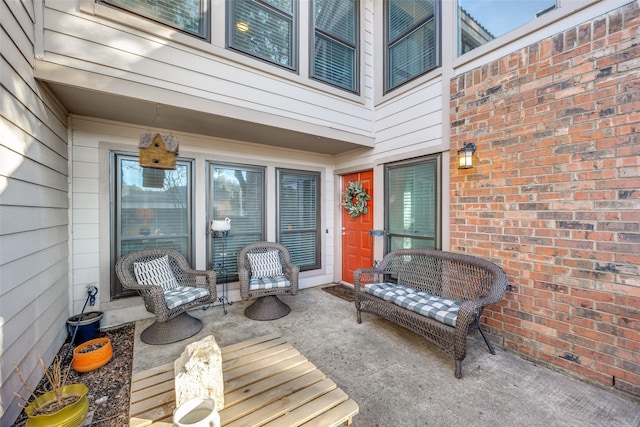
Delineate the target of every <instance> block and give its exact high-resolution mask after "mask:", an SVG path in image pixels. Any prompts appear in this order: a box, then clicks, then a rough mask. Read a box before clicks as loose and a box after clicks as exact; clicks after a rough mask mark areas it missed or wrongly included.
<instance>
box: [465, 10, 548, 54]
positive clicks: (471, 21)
mask: <svg viewBox="0 0 640 427" xmlns="http://www.w3.org/2000/svg"><path fill="white" fill-rule="evenodd" d="M555 8H556V0H527V1H522V0H458V55H462V54H464V53H467V52H469V51H470V50H473V49H475V48H476V47H478V46H482V45H483V44H485V43H487V42H490V41H491V40H493V39H495V38H498V37H500V36H502V35H503V34H506V33H508V32H509V31H512V30H514V29H516V28H518V27H521V26H523V25H524V24H526V23H527V22H530V21H533V20H534V19H536V18H538V17H540V16H542V15H544V14H545V13H547V12H549V11H551V10H553V9H555Z"/></svg>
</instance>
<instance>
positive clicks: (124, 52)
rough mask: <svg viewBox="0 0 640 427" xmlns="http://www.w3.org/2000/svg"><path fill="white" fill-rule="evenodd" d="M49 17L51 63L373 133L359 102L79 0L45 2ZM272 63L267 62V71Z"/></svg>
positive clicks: (47, 44)
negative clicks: (140, 27)
mask: <svg viewBox="0 0 640 427" xmlns="http://www.w3.org/2000/svg"><path fill="white" fill-rule="evenodd" d="M54 7H59V8H60V9H53V8H54ZM45 23H46V29H45V37H44V40H45V46H44V49H45V58H44V59H45V60H46V61H50V62H53V63H57V64H60V65H65V66H68V67H71V68H77V69H80V70H86V71H89V72H95V73H99V74H102V75H105V76H112V77H114V78H117V79H123V80H127V81H132V82H138V83H141V84H145V85H149V86H158V87H161V88H164V89H169V90H173V91H175V92H176V93H178V94H189V95H192V96H196V97H201V98H204V99H208V100H212V101H217V102H221V103H223V104H230V105H233V106H237V107H242V108H247V109H249V110H257V111H260V112H264V113H270V114H275V115H278V116H282V117H285V118H290V119H295V120H300V121H304V122H309V123H312V124H322V125H327V126H330V127H332V128H335V129H340V130H344V131H348V132H355V133H360V134H363V135H370V132H371V114H370V110H369V108H367V107H365V106H364V105H362V104H361V103H358V102H353V101H348V100H345V99H343V98H339V97H336V96H334V95H331V94H328V93H324V92H322V91H319V90H316V89H313V88H309V87H305V86H303V85H299V84H292V82H291V81H289V80H286V79H283V78H280V77H276V76H274V75H271V74H268V73H267V72H263V71H262V70H257V69H254V68H250V67H247V66H244V65H242V64H240V63H234V62H232V61H229V60H228V59H225V58H221V57H218V56H215V55H213V54H206V53H204V52H199V51H196V50H194V49H190V48H188V47H186V46H183V45H180V44H176V43H173V42H167V40H164V39H160V38H157V37H153V36H151V35H148V34H145V33H139V32H136V31H133V30H131V29H128V28H127V27H119V26H118V25H114V23H113V22H110V21H105V20H101V19H100V18H97V17H95V16H91V15H88V14H85V13H82V12H77V11H76V10H75V8H74V5H73V4H65V3H54V4H53V5H49V7H45ZM269 67H270V65H268V64H265V65H264V68H265V69H267V70H268V69H269Z"/></svg>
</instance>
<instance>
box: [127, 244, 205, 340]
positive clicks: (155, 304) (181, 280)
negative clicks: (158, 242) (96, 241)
mask: <svg viewBox="0 0 640 427" xmlns="http://www.w3.org/2000/svg"><path fill="white" fill-rule="evenodd" d="M165 256H166V257H167V261H168V264H169V267H170V269H171V272H172V273H173V276H174V277H175V282H177V287H174V288H173V289H170V290H166V289H164V288H163V287H162V286H160V285H150V284H141V283H139V282H138V280H137V278H136V272H135V268H136V267H135V265H136V263H149V262H152V261H158V260H160V259H161V258H164V257H165ZM147 265H148V264H147ZM116 274H117V276H118V279H120V283H122V286H123V287H124V288H125V289H132V290H135V291H137V292H138V293H139V294H140V296H142V298H143V299H144V305H145V308H146V309H147V311H149V312H150V313H154V314H155V315H156V321H155V322H154V323H153V324H152V325H151V326H149V327H148V328H146V329H145V330H144V331H143V332H142V335H141V337H140V338H141V340H142V341H143V342H145V343H147V344H168V343H172V342H177V341H182V340H184V339H186V338H189V337H191V336H193V335H195V334H197V333H198V332H199V331H200V330H201V329H202V321H201V320H200V319H196V318H194V317H192V316H190V315H189V314H188V313H187V310H191V309H193V308H195V307H198V306H202V305H206V304H213V303H214V302H215V301H216V299H217V293H216V273H215V271H213V270H193V269H192V268H191V267H190V266H189V264H187V261H186V260H185V259H184V257H183V256H182V254H180V253H179V252H177V251H174V250H173V249H145V250H140V251H134V252H130V253H128V254H127V255H125V256H123V257H122V258H120V259H119V260H118V262H117V263H116ZM139 274H140V273H139Z"/></svg>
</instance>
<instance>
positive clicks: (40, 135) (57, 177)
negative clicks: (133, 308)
mask: <svg viewBox="0 0 640 427" xmlns="http://www.w3.org/2000/svg"><path fill="white" fill-rule="evenodd" d="M0 23H1V27H2V28H1V33H0V49H1V54H2V56H1V58H0V60H1V61H2V63H1V64H0V67H1V69H2V73H0V79H1V85H0V99H1V100H2V111H1V117H0V132H1V134H2V135H3V137H2V139H1V140H0V218H1V221H0V329H1V333H0V337H1V342H0V384H1V387H0V400H1V401H2V409H1V411H0V417H1V419H0V424H1V425H10V424H11V423H12V422H13V420H14V419H15V418H16V417H17V415H18V414H19V413H20V411H21V409H20V407H19V406H18V402H17V401H16V398H15V396H14V395H13V393H14V392H20V393H22V394H25V391H24V390H21V385H20V382H19V380H18V378H17V375H16V374H15V371H14V366H15V365H17V366H19V367H20V370H21V371H22V374H23V376H24V377H25V379H26V380H27V382H28V383H29V384H30V386H32V387H33V386H34V385H35V384H36V383H37V382H38V381H39V380H40V378H41V377H42V371H41V370H40V368H39V366H38V365H37V358H36V355H38V354H40V355H42V356H43V358H44V360H45V362H50V361H51V359H52V358H53V355H54V354H55V353H56V352H57V351H58V349H59V348H60V345H61V344H62V342H63V341H64V338H65V336H66V326H65V322H66V319H67V317H68V315H69V309H68V307H69V276H68V270H69V269H68V263H69V261H68V200H67V175H68V171H67V169H68V167H67V143H66V138H67V131H66V127H65V122H66V119H65V115H64V112H63V111H61V110H60V108H59V107H58V105H57V104H56V102H55V101H54V100H53V99H52V98H51V97H50V96H49V95H48V93H47V92H46V91H45V90H44V88H43V87H42V86H41V85H39V84H38V83H36V81H35V80H34V79H33V69H32V63H33V44H34V30H33V26H34V8H33V5H32V4H31V2H17V1H10V0H7V1H3V2H0ZM25 395H26V394H25Z"/></svg>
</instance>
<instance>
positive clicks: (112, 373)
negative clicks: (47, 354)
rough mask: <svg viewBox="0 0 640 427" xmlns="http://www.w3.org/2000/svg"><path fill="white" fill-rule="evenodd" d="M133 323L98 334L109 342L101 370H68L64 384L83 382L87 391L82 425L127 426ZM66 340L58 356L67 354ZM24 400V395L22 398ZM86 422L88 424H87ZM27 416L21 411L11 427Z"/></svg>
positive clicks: (19, 424)
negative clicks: (110, 349)
mask: <svg viewBox="0 0 640 427" xmlns="http://www.w3.org/2000/svg"><path fill="white" fill-rule="evenodd" d="M134 329H135V324H134V323H127V324H126V325H123V326H120V327H118V328H115V329H109V330H105V331H102V332H101V333H100V336H101V337H106V338H109V339H110V340H111V346H112V347H113V357H112V358H111V361H110V362H109V363H107V364H106V365H104V366H103V367H101V368H98V369H96V370H94V371H91V372H86V373H78V372H76V371H74V370H73V368H71V372H70V373H69V380H68V381H67V382H68V383H78V382H80V383H83V384H85V385H86V386H87V387H88V388H89V394H88V395H87V397H88V399H89V415H88V416H87V421H85V425H90V426H96V427H98V426H102V427H107V426H109V427H110V426H126V425H129V393H130V392H131V368H132V366H133V336H134V335H133V334H134ZM68 346H69V340H67V342H66V343H65V344H64V345H63V346H62V348H61V349H60V351H59V352H58V354H59V356H60V357H64V356H65V354H66V353H67V347H68ZM72 358H73V349H71V350H69V353H68V355H67V361H66V363H69V364H70V363H71V360H72ZM44 382H45V380H44V378H43V380H42V381H40V384H38V387H37V389H36V390H37V392H38V393H39V392H40V391H41V390H42V387H43V385H44ZM25 397H26V396H25ZM89 420H90V422H89ZM26 421H27V417H26V415H25V414H24V412H22V414H21V415H20V416H19V417H18V419H17V421H16V423H15V426H20V427H21V426H24V424H25V423H26Z"/></svg>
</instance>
